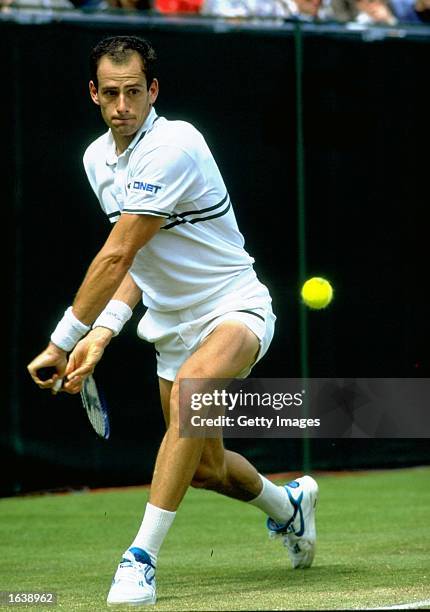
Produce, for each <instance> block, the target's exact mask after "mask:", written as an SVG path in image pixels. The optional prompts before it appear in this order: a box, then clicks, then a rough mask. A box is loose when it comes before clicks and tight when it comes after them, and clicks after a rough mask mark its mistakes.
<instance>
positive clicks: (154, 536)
mask: <svg viewBox="0 0 430 612" xmlns="http://www.w3.org/2000/svg"><path fill="white" fill-rule="evenodd" d="M175 516H176V512H170V511H169V510H163V508H157V506H153V505H152V504H150V503H149V502H148V503H147V504H146V508H145V514H144V515H143V520H142V524H141V526H140V528H139V531H138V532H137V535H136V537H135V538H134V540H133V543H132V544H131V545H130V548H132V547H133V546H135V547H137V548H143V550H146V552H147V553H148V554H149V555H150V556H151V559H152V561H153V562H154V564H155V562H156V561H157V557H158V553H159V551H160V548H161V545H162V543H163V541H164V538H165V537H166V535H167V532H168V531H169V529H170V526H171V524H172V523H173V519H174V518H175Z"/></svg>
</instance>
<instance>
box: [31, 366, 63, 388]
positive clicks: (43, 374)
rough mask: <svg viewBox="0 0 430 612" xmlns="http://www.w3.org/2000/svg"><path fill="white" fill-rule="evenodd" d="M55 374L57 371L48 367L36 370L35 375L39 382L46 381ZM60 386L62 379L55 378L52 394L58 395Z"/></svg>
mask: <svg viewBox="0 0 430 612" xmlns="http://www.w3.org/2000/svg"><path fill="white" fill-rule="evenodd" d="M56 373H57V370H56V368H54V367H53V366H49V367H47V368H39V370H37V375H38V376H39V378H40V380H48V378H52V376H53V375H54V374H56ZM62 386H63V379H62V378H57V380H56V381H55V382H54V384H53V385H52V389H51V390H52V393H54V394H55V393H58V391H59V390H60V389H61V387H62Z"/></svg>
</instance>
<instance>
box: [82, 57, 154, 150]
mask: <svg viewBox="0 0 430 612" xmlns="http://www.w3.org/2000/svg"><path fill="white" fill-rule="evenodd" d="M97 77H98V88H96V86H95V84H94V83H93V81H90V95H91V98H92V100H93V102H94V103H95V104H97V105H98V106H100V110H101V113H102V117H103V119H104V120H105V122H106V124H107V125H108V127H110V129H111V130H112V134H113V136H114V139H115V141H116V142H117V144H119V143H120V144H126V145H127V146H128V144H129V143H130V142H131V141H132V139H133V136H134V134H135V133H136V132H137V131H138V130H139V128H140V127H141V126H142V125H143V123H144V122H145V119H146V118H147V116H148V114H149V111H150V110H151V104H153V103H154V102H155V100H156V99H157V95H158V82H157V80H156V79H154V80H153V82H152V83H151V85H150V87H149V90H148V89H147V83H146V77H145V74H144V73H143V70H142V60H141V58H140V56H139V55H138V54H137V53H133V54H132V55H130V59H129V61H128V62H127V63H125V64H115V63H113V62H112V61H111V60H110V59H109V57H108V56H104V57H102V58H101V60H100V62H99V66H98V70H97Z"/></svg>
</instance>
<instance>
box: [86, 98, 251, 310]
mask: <svg viewBox="0 0 430 612" xmlns="http://www.w3.org/2000/svg"><path fill="white" fill-rule="evenodd" d="M84 167H85V171H86V173H87V176H88V180H89V182H90V184H91V187H92V188H93V190H94V192H95V194H96V196H97V198H98V200H99V202H100V204H101V207H102V209H103V211H104V212H105V213H106V215H107V216H108V218H109V219H110V221H111V222H115V221H117V220H118V219H119V217H120V215H121V214H144V215H155V216H161V217H165V222H164V225H163V226H162V227H161V229H160V231H159V232H157V234H156V235H155V236H154V237H153V238H152V239H151V240H150V241H149V242H148V243H147V244H146V245H145V246H144V247H143V248H141V249H140V250H139V251H138V252H137V254H136V256H135V259H134V262H133V265H132V267H131V268H130V273H131V275H132V277H133V279H134V281H135V283H136V284H137V285H138V286H139V288H140V289H141V290H142V300H143V303H144V304H145V305H146V306H149V307H150V308H154V309H156V310H162V311H168V310H178V309H181V308H188V307H190V306H192V305H193V304H197V303H199V302H202V301H203V300H205V299H207V298H208V297H210V296H212V295H215V294H216V293H217V292H218V291H220V290H221V289H222V288H223V287H224V286H225V285H227V283H228V282H229V281H230V280H231V279H232V278H233V277H234V276H236V275H238V274H239V273H240V272H241V271H243V270H245V269H251V268H252V264H253V262H254V259H253V258H252V257H250V256H249V255H248V253H247V252H246V251H245V250H244V239H243V236H242V234H241V233H240V231H239V229H238V226H237V222H236V218H235V215H234V212H233V209H232V206H231V202H230V198H229V195H228V192H227V189H226V187H225V184H224V181H223V179H222V176H221V174H220V171H219V169H218V167H217V165H216V163H215V160H214V158H213V157H212V154H211V152H210V150H209V148H208V146H207V144H206V142H205V140H204V138H203V136H202V135H201V134H200V133H199V132H198V131H197V130H196V129H195V128H194V127H193V126H192V125H191V124H189V123H186V122H184V121H168V120H167V119H165V118H164V117H158V116H157V114H156V112H155V110H154V109H152V110H151V112H150V114H149V115H148V117H147V119H146V121H145V123H144V125H143V126H142V128H141V129H140V130H139V131H138V132H137V134H136V136H135V138H134V139H133V141H132V142H131V143H130V145H129V147H128V148H127V149H126V150H125V151H124V152H123V153H122V154H121V155H119V156H117V155H116V153H115V143H114V140H113V137H112V133H111V131H110V130H108V131H107V132H106V133H105V134H103V135H102V136H100V137H99V138H98V139H97V140H95V141H94V142H93V143H92V144H91V145H90V146H89V147H88V149H87V150H86V151H85V154H84Z"/></svg>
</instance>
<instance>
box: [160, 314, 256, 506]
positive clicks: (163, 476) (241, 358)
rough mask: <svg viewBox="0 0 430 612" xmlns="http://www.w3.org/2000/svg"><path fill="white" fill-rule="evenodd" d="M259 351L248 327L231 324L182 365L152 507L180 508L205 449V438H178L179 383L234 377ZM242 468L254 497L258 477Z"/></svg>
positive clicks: (219, 329)
mask: <svg viewBox="0 0 430 612" xmlns="http://www.w3.org/2000/svg"><path fill="white" fill-rule="evenodd" d="M258 350H259V341H258V338H257V337H256V336H255V334H254V333H253V332H252V331H251V330H249V329H248V328H247V327H246V325H244V324H243V323H241V322H238V321H228V322H225V323H222V324H220V325H219V326H218V327H217V328H216V329H215V330H214V331H213V332H212V333H211V334H210V335H209V336H208V337H207V338H206V340H205V341H204V342H203V343H202V344H201V345H200V347H199V348H198V349H197V351H196V352H195V353H193V355H191V357H189V358H188V359H187V360H186V361H185V363H184V364H183V365H182V367H181V368H180V370H179V372H178V374H177V377H176V380H175V381H174V383H173V385H172V388H171V391H170V403H169V425H168V428H167V432H166V434H165V436H164V439H163V442H162V444H161V447H160V450H159V452H158V456H157V461H156V464H155V470H154V476H153V480H152V485H151V493H150V503H151V504H153V505H155V506H157V507H159V508H164V509H165V510H170V511H175V510H176V509H177V507H178V506H179V503H180V502H181V500H182V498H183V496H184V495H185V492H186V490H187V489H188V487H189V486H190V484H191V481H192V480H193V477H194V474H195V473H196V470H197V467H198V466H199V464H200V460H201V457H202V452H203V448H204V446H205V440H204V439H203V438H180V437H179V380H180V379H183V378H198V379H214V378H234V377H235V376H236V375H237V374H239V373H240V372H241V371H242V370H244V369H245V368H246V367H248V366H250V365H252V364H253V363H254V361H255V359H256V356H257V353H258ZM220 459H221V457H220ZM244 464H245V465H244ZM241 467H242V469H244V470H245V473H246V474H247V477H248V480H249V483H248V486H250V487H251V491H249V495H250V498H252V496H253V497H255V496H256V495H258V493H259V490H260V489H261V483H259V479H258V474H257V472H255V470H254V469H253V468H252V466H251V465H250V464H248V462H246V460H244V463H242V462H241ZM254 472H255V473H254Z"/></svg>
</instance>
